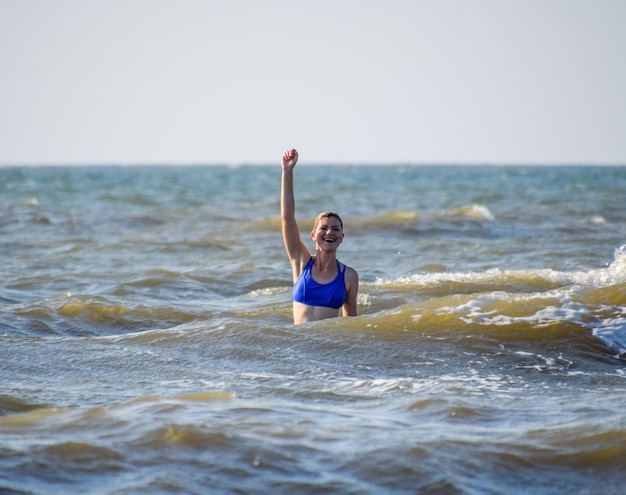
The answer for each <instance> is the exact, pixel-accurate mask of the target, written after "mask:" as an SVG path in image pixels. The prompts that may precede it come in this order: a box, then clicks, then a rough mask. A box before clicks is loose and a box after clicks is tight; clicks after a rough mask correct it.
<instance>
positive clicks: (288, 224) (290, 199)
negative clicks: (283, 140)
mask: <svg viewBox="0 0 626 495" xmlns="http://www.w3.org/2000/svg"><path fill="white" fill-rule="evenodd" d="M297 161H298V152H297V151H296V150H295V149H291V150H289V151H286V152H285V153H284V154H283V156H282V160H281V165H282V169H283V171H282V182H281V190H280V217H281V220H282V231H283V242H284V243H285V249H286V251H287V256H289V261H290V262H291V268H292V271H293V280H294V282H295V281H296V280H297V278H298V277H299V276H300V273H301V272H302V269H303V268H304V265H306V263H308V261H309V258H310V257H311V254H310V253H309V251H308V249H307V248H306V246H305V245H304V243H303V242H302V239H300V231H299V230H298V223H297V222H296V200H295V197H294V193H293V169H294V168H295V166H296V163H297Z"/></svg>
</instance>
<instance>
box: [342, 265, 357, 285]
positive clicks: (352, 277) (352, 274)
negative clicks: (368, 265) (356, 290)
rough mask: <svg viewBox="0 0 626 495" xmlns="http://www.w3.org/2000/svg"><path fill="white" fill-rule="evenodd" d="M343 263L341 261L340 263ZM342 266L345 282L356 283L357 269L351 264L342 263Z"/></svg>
mask: <svg viewBox="0 0 626 495" xmlns="http://www.w3.org/2000/svg"><path fill="white" fill-rule="evenodd" d="M342 264H343V263H342ZM343 266H344V267H345V268H344V272H345V279H346V282H347V283H348V284H349V285H353V284H354V285H356V284H358V283H359V274H358V273H357V271H356V270H355V269H354V268H352V267H351V266H348V265H345V264H343Z"/></svg>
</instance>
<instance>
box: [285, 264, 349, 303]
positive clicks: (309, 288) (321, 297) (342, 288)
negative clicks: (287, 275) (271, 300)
mask: <svg viewBox="0 0 626 495" xmlns="http://www.w3.org/2000/svg"><path fill="white" fill-rule="evenodd" d="M314 261H315V258H313V257H311V259H310V260H309V262H308V263H307V264H306V266H305V267H304V270H302V273H301V274H300V276H299V277H298V280H296V283H295V284H294V285H293V300H294V301H296V302H299V303H302V304H306V305H308V306H324V307H326V308H333V309H339V308H341V306H343V303H344V302H345V301H346V283H345V275H346V267H345V265H344V268H343V271H342V270H341V267H340V265H339V261H337V271H338V272H339V273H337V276H336V277H335V280H333V281H332V282H328V283H327V284H320V283H318V282H316V281H315V280H313V275H311V269H312V268H313V262H314Z"/></svg>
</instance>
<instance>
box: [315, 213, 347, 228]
mask: <svg viewBox="0 0 626 495" xmlns="http://www.w3.org/2000/svg"><path fill="white" fill-rule="evenodd" d="M322 218H336V219H337V220H339V224H340V225H341V230H343V220H341V217H340V216H339V213H337V212H336V211H323V212H322V213H320V214H319V215H317V217H316V218H315V223H314V224H313V232H315V229H316V228H317V224H318V223H320V221H321V220H322Z"/></svg>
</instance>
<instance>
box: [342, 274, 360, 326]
mask: <svg viewBox="0 0 626 495" xmlns="http://www.w3.org/2000/svg"><path fill="white" fill-rule="evenodd" d="M345 280H346V302H345V303H343V311H342V313H343V316H356V315H357V300H356V299H357V297H356V296H357V294H358V293H359V274H358V273H357V271H356V270H355V269H354V268H350V267H349V266H347V267H346V278H345Z"/></svg>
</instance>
